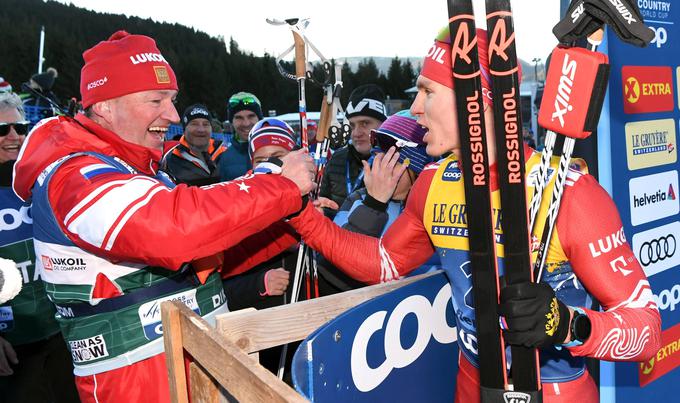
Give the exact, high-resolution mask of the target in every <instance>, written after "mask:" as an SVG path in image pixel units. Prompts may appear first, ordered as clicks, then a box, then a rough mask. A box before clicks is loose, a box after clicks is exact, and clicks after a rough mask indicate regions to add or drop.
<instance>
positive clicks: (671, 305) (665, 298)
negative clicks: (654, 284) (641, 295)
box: [654, 284, 680, 312]
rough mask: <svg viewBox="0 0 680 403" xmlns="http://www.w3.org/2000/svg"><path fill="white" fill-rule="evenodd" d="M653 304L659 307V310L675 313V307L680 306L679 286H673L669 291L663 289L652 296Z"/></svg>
mask: <svg viewBox="0 0 680 403" xmlns="http://www.w3.org/2000/svg"><path fill="white" fill-rule="evenodd" d="M654 302H656V305H657V306H658V307H659V310H661V311H665V310H667V309H668V310H670V311H671V312H673V311H675V307H676V306H677V305H678V304H680V284H675V285H674V286H673V287H671V288H669V289H665V290H663V291H661V292H660V293H659V295H656V294H654Z"/></svg>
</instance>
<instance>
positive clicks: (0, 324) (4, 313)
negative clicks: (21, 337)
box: [0, 306, 14, 332]
mask: <svg viewBox="0 0 680 403" xmlns="http://www.w3.org/2000/svg"><path fill="white" fill-rule="evenodd" d="M12 329H14V313H13V312H12V307H11V306H0V332H9V331H10V330H12Z"/></svg>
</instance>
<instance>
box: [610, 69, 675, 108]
mask: <svg viewBox="0 0 680 403" xmlns="http://www.w3.org/2000/svg"><path fill="white" fill-rule="evenodd" d="M621 81H622V82H623V111H624V112H625V113H629V114H631V113H648V112H667V111H672V110H673V107H674V106H675V99H674V98H673V70H671V68H670V67H666V66H660V67H659V66H652V67H642V66H624V67H623V68H622V69H621Z"/></svg>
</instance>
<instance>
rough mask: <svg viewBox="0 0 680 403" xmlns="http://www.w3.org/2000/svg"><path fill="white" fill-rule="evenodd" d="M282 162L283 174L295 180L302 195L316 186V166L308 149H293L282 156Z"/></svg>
mask: <svg viewBox="0 0 680 403" xmlns="http://www.w3.org/2000/svg"><path fill="white" fill-rule="evenodd" d="M281 162H283V165H282V166H281V175H283V176H285V177H286V178H288V179H290V180H292V181H293V182H295V184H296V185H297V187H298V189H300V194H301V195H303V196H304V195H306V194H307V193H309V192H311V191H312V190H314V189H315V188H316V184H315V183H314V175H315V174H316V167H315V166H314V160H313V159H312V157H310V156H309V154H308V153H307V151H306V150H297V151H293V152H291V153H289V154H288V155H286V156H284V157H282V158H281Z"/></svg>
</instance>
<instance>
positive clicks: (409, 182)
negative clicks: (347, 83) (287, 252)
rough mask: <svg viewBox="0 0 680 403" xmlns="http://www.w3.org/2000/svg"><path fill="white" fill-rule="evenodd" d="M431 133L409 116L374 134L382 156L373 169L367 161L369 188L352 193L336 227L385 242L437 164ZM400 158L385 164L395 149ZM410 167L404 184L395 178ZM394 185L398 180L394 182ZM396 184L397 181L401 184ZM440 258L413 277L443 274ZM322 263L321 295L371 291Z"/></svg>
mask: <svg viewBox="0 0 680 403" xmlns="http://www.w3.org/2000/svg"><path fill="white" fill-rule="evenodd" d="M425 132H426V130H425V129H424V128H423V127H422V126H420V125H419V124H417V123H416V118H415V117H414V116H412V115H411V114H410V112H409V111H408V110H404V111H400V112H397V113H396V114H394V115H392V116H389V117H388V118H387V120H385V121H384V122H383V123H382V124H381V125H380V127H379V128H378V129H374V130H371V144H372V146H373V149H372V152H374V153H378V154H377V155H376V157H375V159H374V160H373V163H372V164H371V165H369V164H368V162H366V161H364V162H363V164H364V182H365V184H366V187H363V188H361V189H358V190H355V191H354V192H352V193H351V194H350V195H349V196H347V198H346V199H345V201H344V202H343V203H342V206H340V209H339V210H338V213H337V214H336V215H335V218H334V219H333V222H334V223H335V224H337V225H339V226H340V227H342V228H345V229H347V230H349V231H352V232H356V233H359V234H364V235H368V236H372V237H375V238H379V237H380V236H381V235H382V234H383V233H384V232H385V231H386V230H387V229H388V228H389V227H390V225H392V223H393V222H394V220H396V219H397V217H399V215H400V214H401V213H402V212H403V211H404V208H405V207H406V200H407V198H408V194H409V192H410V191H411V187H412V186H413V183H414V182H415V180H416V179H417V178H418V175H420V173H421V172H422V171H423V169H424V168H425V166H426V165H427V164H429V163H431V162H433V158H432V157H430V156H429V155H427V153H426V152H425V143H424V142H423V136H424V135H425ZM395 145H396V146H398V148H399V153H395V154H392V158H391V159H390V158H385V157H384V153H387V152H388V151H389V149H390V148H391V147H392V146H395ZM399 164H403V165H405V166H406V167H407V169H406V170H405V171H404V173H403V174H402V175H401V176H400V177H399V178H393V177H390V174H391V171H392V168H393V167H394V166H398V165H399ZM390 179H392V180H390ZM395 179H396V180H395ZM439 265H440V262H439V258H438V256H437V255H436V254H434V255H432V258H431V259H430V260H428V261H427V262H426V263H425V264H423V265H422V266H421V267H420V268H418V269H416V270H414V271H413V272H412V273H410V275H414V274H422V273H424V272H427V271H429V270H432V269H437V268H439ZM365 285H366V284H364V283H361V282H359V281H357V280H354V279H353V278H351V277H349V276H347V275H346V274H344V273H343V272H341V271H339V270H337V269H334V268H333V267H332V265H331V264H330V263H329V262H328V261H326V260H325V259H322V260H321V261H320V262H319V290H320V292H321V294H322V295H330V294H335V293H337V292H342V291H347V290H350V289H354V288H358V287H362V286H365Z"/></svg>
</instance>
